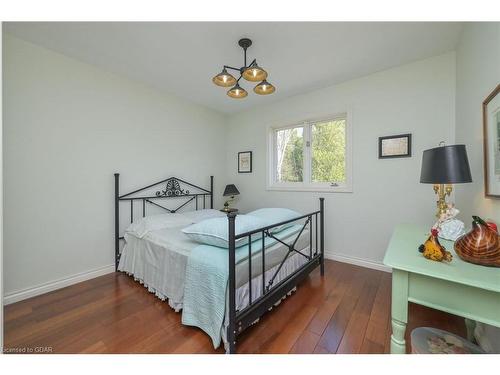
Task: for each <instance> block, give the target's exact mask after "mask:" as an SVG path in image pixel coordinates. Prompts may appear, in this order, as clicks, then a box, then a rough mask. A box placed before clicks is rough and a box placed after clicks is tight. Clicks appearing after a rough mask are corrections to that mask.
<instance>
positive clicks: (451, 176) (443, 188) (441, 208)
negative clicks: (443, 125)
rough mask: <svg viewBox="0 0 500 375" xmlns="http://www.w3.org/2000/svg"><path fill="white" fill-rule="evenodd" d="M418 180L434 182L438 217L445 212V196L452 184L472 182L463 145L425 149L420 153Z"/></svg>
mask: <svg viewBox="0 0 500 375" xmlns="http://www.w3.org/2000/svg"><path fill="white" fill-rule="evenodd" d="M420 182H421V183H424V184H434V193H436V194H437V196H438V200H437V213H436V216H437V217H438V219H439V218H440V217H441V216H442V215H444V214H446V212H447V209H448V205H447V203H446V196H449V195H450V194H451V192H452V190H453V187H452V184H461V183H467V182H472V177H471V173H470V167H469V160H468V158H467V150H466V149H465V145H450V146H444V145H442V146H439V147H435V148H431V149H429V150H425V151H424V153H423V155H422V170H421V173H420Z"/></svg>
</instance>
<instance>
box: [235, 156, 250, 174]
mask: <svg viewBox="0 0 500 375" xmlns="http://www.w3.org/2000/svg"><path fill="white" fill-rule="evenodd" d="M238 173H252V151H242V152H238Z"/></svg>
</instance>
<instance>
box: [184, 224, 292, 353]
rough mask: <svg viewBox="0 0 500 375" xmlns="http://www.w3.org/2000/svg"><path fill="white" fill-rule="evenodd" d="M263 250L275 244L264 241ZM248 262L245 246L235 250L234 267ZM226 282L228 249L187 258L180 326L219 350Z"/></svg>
mask: <svg viewBox="0 0 500 375" xmlns="http://www.w3.org/2000/svg"><path fill="white" fill-rule="evenodd" d="M301 228H302V225H294V226H292V227H290V228H287V229H285V230H283V231H281V232H280V233H278V234H276V237H277V238H279V239H285V238H287V237H289V236H290V235H292V234H294V233H297V232H298V231H300V229H301ZM264 242H265V244H264V246H265V248H268V247H269V246H272V245H274V244H275V243H276V242H277V241H276V240H274V239H272V238H269V237H266V239H265V241H264ZM261 249H262V239H258V240H255V241H253V242H252V254H254V253H257V252H260V251H261ZM247 258H248V244H247V245H244V246H241V247H239V248H237V249H236V263H239V262H243V261H245V260H246V259H247ZM228 278H229V253H228V249H224V248H220V247H215V246H210V245H199V246H197V247H195V248H194V249H193V250H192V251H191V254H190V255H189V258H188V262H187V266H186V279H185V284H184V303H183V308H182V324H185V325H189V326H195V327H199V328H201V329H202V330H203V331H205V332H206V333H207V334H208V335H209V336H210V338H211V339H212V343H213V344H214V348H218V347H219V345H220V341H221V329H222V325H223V323H224V315H225V312H226V293H227V286H228Z"/></svg>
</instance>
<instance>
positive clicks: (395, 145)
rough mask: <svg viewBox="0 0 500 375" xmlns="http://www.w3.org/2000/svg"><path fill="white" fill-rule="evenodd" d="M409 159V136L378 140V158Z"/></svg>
mask: <svg viewBox="0 0 500 375" xmlns="http://www.w3.org/2000/svg"><path fill="white" fill-rule="evenodd" d="M408 157H411V134H399V135H389V136H386V137H379V138H378V158H379V159H389V158H408Z"/></svg>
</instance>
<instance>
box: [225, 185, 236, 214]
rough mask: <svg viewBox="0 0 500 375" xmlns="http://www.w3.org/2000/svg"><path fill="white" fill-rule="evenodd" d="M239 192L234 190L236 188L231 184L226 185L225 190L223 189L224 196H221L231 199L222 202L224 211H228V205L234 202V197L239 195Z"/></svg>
mask: <svg viewBox="0 0 500 375" xmlns="http://www.w3.org/2000/svg"><path fill="white" fill-rule="evenodd" d="M239 194H240V192H239V191H238V189H236V186H235V185H233V184H229V185H226V188H225V189H224V194H222V195H223V196H225V197H231V198H229V199H228V200H227V201H225V202H224V211H229V203H231V202H232V201H233V200H234V196H235V195H239Z"/></svg>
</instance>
